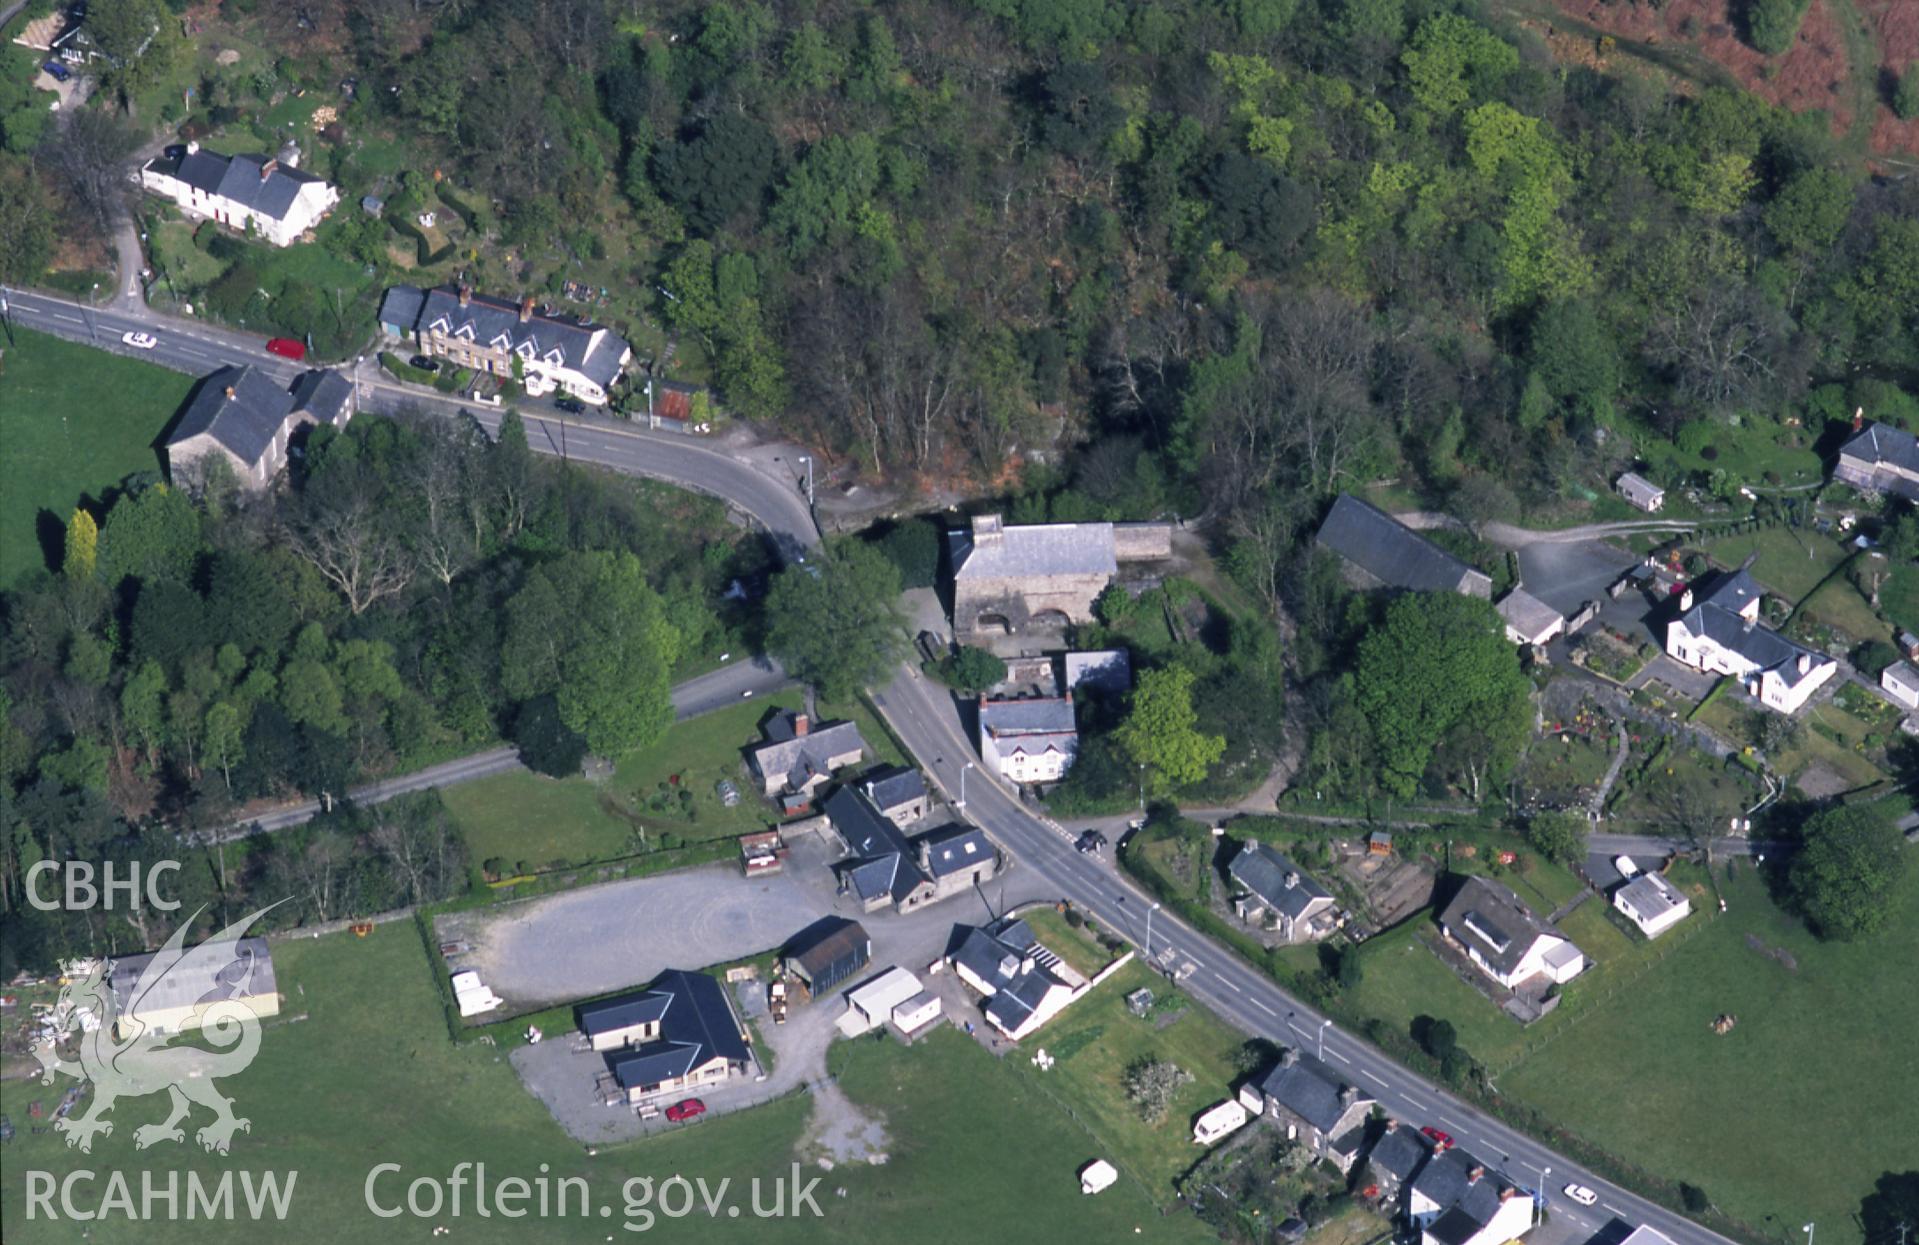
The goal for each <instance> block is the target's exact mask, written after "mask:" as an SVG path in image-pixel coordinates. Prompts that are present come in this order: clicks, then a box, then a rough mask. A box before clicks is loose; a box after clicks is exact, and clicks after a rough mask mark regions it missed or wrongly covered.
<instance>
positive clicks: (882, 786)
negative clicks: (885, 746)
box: [860, 765, 926, 812]
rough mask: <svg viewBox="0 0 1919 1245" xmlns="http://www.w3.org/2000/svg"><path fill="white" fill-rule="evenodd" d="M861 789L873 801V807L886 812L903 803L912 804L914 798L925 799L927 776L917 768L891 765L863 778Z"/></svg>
mask: <svg viewBox="0 0 1919 1245" xmlns="http://www.w3.org/2000/svg"><path fill="white" fill-rule="evenodd" d="M860 790H861V791H863V792H865V793H866V798H867V799H869V800H871V801H872V802H873V807H875V808H877V809H879V810H881V811H882V812H884V811H885V810H887V809H892V808H898V807H899V806H900V805H902V804H911V803H912V802H913V801H914V800H922V799H925V798H926V778H925V776H924V775H923V774H921V773H920V772H919V771H918V770H916V769H909V768H907V767H906V766H904V765H889V766H887V767H886V768H885V769H878V770H874V771H873V772H871V773H869V774H867V775H866V776H864V777H863V778H861V779H860Z"/></svg>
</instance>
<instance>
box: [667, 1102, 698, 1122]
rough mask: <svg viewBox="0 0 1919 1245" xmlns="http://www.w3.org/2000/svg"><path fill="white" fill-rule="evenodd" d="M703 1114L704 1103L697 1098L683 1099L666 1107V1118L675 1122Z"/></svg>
mask: <svg viewBox="0 0 1919 1245" xmlns="http://www.w3.org/2000/svg"><path fill="white" fill-rule="evenodd" d="M705 1114H706V1104H705V1103H703V1102H701V1101H700V1100H699V1099H698V1098H687V1099H683V1100H681V1101H679V1102H676V1103H674V1104H673V1105H672V1106H670V1107H668V1108H667V1109H666V1118H667V1119H669V1120H672V1121H673V1122H674V1123H675V1124H680V1123H684V1122H685V1121H687V1120H696V1119H698V1118H699V1117H700V1116H702V1115H705Z"/></svg>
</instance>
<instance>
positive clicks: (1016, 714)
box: [979, 696, 1079, 739]
mask: <svg viewBox="0 0 1919 1245" xmlns="http://www.w3.org/2000/svg"><path fill="white" fill-rule="evenodd" d="M979 720H980V729H981V730H983V731H985V732H987V733H988V734H990V735H991V736H992V737H993V738H995V739H1011V738H1017V737H1019V736H1025V735H1077V734H1078V733H1079V727H1078V725H1077V724H1076V723H1075V722H1074V721H1073V702H1072V701H1070V700H1066V699H1063V698H1061V697H1057V696H1048V697H1044V698H1035V699H1032V700H989V701H987V702H986V703H985V704H983V705H981V706H980V709H979Z"/></svg>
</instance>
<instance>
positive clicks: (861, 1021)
mask: <svg viewBox="0 0 1919 1245" xmlns="http://www.w3.org/2000/svg"><path fill="white" fill-rule="evenodd" d="M919 993H920V979H919V978H918V977H915V976H914V975H913V974H912V973H909V972H907V971H906V970H905V969H903V968H898V967H895V968H889V969H887V970H886V971H885V972H883V973H881V974H880V975H879V976H877V977H875V978H873V980H871V981H869V982H867V983H866V984H865V985H863V986H860V987H859V988H858V989H856V990H854V991H853V992H852V993H851V994H848V995H847V996H846V1015H845V1016H843V1017H841V1018H840V1029H841V1031H842V1032H844V1033H846V1034H847V1036H849V1037H853V1036H857V1035H859V1034H861V1033H865V1032H868V1031H869V1030H872V1029H877V1028H879V1027H880V1026H881V1025H883V1024H885V1023H886V1022H887V1021H888V1020H890V1019H892V1016H893V1009H894V1008H896V1007H898V1006H899V1005H900V1004H902V1003H905V1002H906V1001H908V1000H909V999H912V998H914V997H915V996H917V995H918V994H919Z"/></svg>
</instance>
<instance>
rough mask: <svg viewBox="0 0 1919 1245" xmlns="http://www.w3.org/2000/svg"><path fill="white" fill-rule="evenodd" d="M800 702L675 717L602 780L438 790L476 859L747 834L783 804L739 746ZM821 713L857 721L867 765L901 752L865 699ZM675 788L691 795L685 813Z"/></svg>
mask: <svg viewBox="0 0 1919 1245" xmlns="http://www.w3.org/2000/svg"><path fill="white" fill-rule="evenodd" d="M800 704H801V701H800V696H799V693H798V692H788V693H785V694H784V695H780V696H773V697H768V698H766V699H760V698H757V697H756V698H754V699H753V700H751V701H741V702H740V703H739V704H737V705H730V706H728V707H727V708H724V709H718V710H715V711H714V712H712V713H707V714H702V715H701V716H699V717H697V718H690V719H688V720H686V721H684V722H676V723H674V724H673V726H672V728H671V729H669V730H668V731H667V733H666V737H665V738H664V739H662V740H661V741H660V742H659V743H657V744H654V745H653V746H652V747H650V748H643V749H641V750H640V751H638V752H635V753H633V754H632V755H630V756H627V757H625V758H623V759H622V760H621V761H620V762H619V764H618V765H617V766H615V768H614V771H613V776H612V778H610V779H609V780H607V781H606V782H605V783H604V784H599V783H594V782H590V781H588V780H587V779H585V778H548V777H545V776H544V775H541V774H535V773H533V772H531V771H528V770H521V771H517V772H514V773H510V774H499V775H496V776H494V777H492V778H483V779H480V780H479V781H477V782H470V783H465V784H462V785H460V786H455V787H449V788H447V789H446V790H444V791H443V792H442V793H441V796H442V798H443V799H444V800H445V801H446V806H447V808H448V809H450V810H452V812H453V815H454V817H455V818H456V819H457V820H458V821H459V823H460V826H461V829H462V830H463V831H464V832H465V833H466V839H467V847H468V854H469V855H470V856H471V857H472V858H473V859H474V860H475V861H481V860H486V859H489V858H491V857H499V858H500V859H501V860H504V861H505V862H507V864H508V865H511V866H517V865H518V864H519V863H521V862H524V863H525V864H526V865H527V866H528V868H529V869H530V870H538V869H542V868H545V867H547V866H549V865H552V864H554V862H565V863H566V864H569V865H578V864H586V863H590V862H593V861H600V860H612V859H616V858H618V857H621V856H627V855H631V854H633V853H634V852H636V851H639V850H641V849H640V845H639V842H638V840H637V839H636V838H635V832H636V830H637V828H639V827H641V826H644V827H645V829H646V833H647V845H648V846H649V847H651V848H657V847H659V846H660V845H661V841H662V838H663V836H667V835H671V836H672V837H673V838H675V839H678V840H679V841H681V842H689V843H691V842H700V841H704V840H708V839H717V838H729V837H733V836H737V835H741V834H751V833H753V832H754V831H757V830H764V829H766V827H767V826H769V825H771V824H772V823H774V822H775V821H777V820H779V810H778V809H776V808H775V807H774V806H773V805H772V804H771V803H769V802H768V801H766V800H764V799H762V798H761V797H760V795H759V791H758V789H757V788H756V787H754V786H753V784H752V782H751V781H750V780H749V779H748V777H747V772H746V762H745V759H744V757H743V756H742V753H741V749H743V748H745V747H746V746H747V745H749V744H752V743H755V742H757V741H758V740H759V739H760V738H761V734H760V729H759V724H760V722H761V721H762V720H764V719H765V718H766V717H767V716H768V715H769V714H770V713H772V712H773V711H774V710H776V709H797V708H799V707H800ZM820 713H821V716H822V717H823V718H825V719H828V720H831V719H834V718H850V719H852V720H853V721H855V722H857V723H858V724H859V727H860V734H861V735H862V736H863V737H864V738H865V740H866V747H867V754H868V757H869V760H868V763H869V764H873V763H876V762H875V760H874V758H877V761H881V762H892V761H897V760H898V759H899V750H898V749H897V748H896V747H894V745H893V741H892V739H891V738H890V737H888V736H887V735H886V734H885V732H883V731H881V730H880V729H879V724H878V723H877V721H875V720H874V718H873V715H872V713H871V712H870V711H869V710H867V708H866V707H865V706H864V705H858V704H855V705H821V706H820ZM676 777H677V778H678V781H677V782H675V781H674V779H675V778H676ZM721 779H730V780H732V782H733V785H734V786H735V787H736V788H738V790H739V793H740V799H739V803H738V804H736V805H734V806H733V807H731V808H728V807H726V806H725V805H724V804H723V803H722V802H721V800H720V797H719V794H718V792H717V791H716V789H715V788H716V785H717V784H718V783H719V781H720V780H721ZM681 791H689V792H691V793H692V796H693V799H692V805H691V810H692V811H691V816H689V815H688V813H687V812H686V811H685V805H684V804H683V803H682V801H681V799H680V794H679V793H680V792H681ZM609 805H610V806H611V807H609ZM519 871H520V870H518V869H517V867H516V868H515V872H519Z"/></svg>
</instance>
